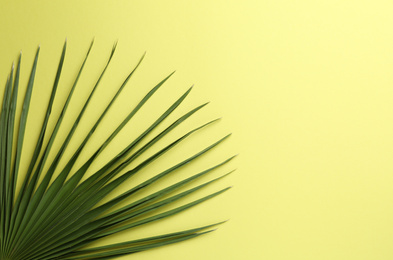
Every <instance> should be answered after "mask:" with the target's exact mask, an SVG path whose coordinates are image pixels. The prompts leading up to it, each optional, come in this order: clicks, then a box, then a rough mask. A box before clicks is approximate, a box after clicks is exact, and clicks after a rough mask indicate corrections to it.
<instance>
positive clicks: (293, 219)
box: [0, 0, 393, 260]
mask: <svg viewBox="0 0 393 260" xmlns="http://www.w3.org/2000/svg"><path fill="white" fill-rule="evenodd" d="M392 13H393V3H392V2H391V1H382V0H377V1H375V0H374V1H342V0H341V1H338V0H337V1H335V0H330V1H311V0H310V1H306V0H301V1H277V0H274V1H256V0H255V1H251V0H243V1H232V0H226V1H218V0H217V1H214V0H213V1H212V0H209V1H208V0H200V1H181V0H173V1H169V0H162V1H153V0H150V1H139V0H138V1H134V0H105V1H104V0H95V1H87V0H78V1H77V0H64V1H57V0H56V1H54V0H50V1H49V0H46V1H44V0H34V1H20V0H12V1H11V0H1V1H0V37H1V41H0V57H1V62H0V82H2V83H1V84H4V83H5V79H6V73H7V72H8V68H9V66H10V63H11V62H12V60H15V59H16V57H17V54H18V53H19V50H20V49H22V50H23V54H24V67H23V71H22V75H23V80H24V81H26V78H27V74H28V69H29V67H30V65H31V62H32V58H33V54H34V51H35V48H36V46H37V45H38V44H41V47H42V53H41V57H40V68H39V71H38V74H37V84H36V89H35V94H34V96H33V102H34V100H35V101H36V102H35V105H34V106H33V107H32V109H33V111H34V115H33V116H32V117H30V118H29V123H30V124H31V127H33V125H34V124H36V125H38V124H39V122H40V121H39V120H40V119H41V118H42V117H40V115H41V114H40V113H39V112H40V111H41V110H42V109H43V107H42V105H43V104H45V103H46V100H47V99H45V98H47V97H48V94H49V93H48V91H47V89H48V88H49V87H50V85H51V84H52V81H53V75H54V72H55V66H56V64H57V62H58V57H59V55H60V50H61V47H62V43H63V41H64V38H65V37H68V43H69V49H68V56H67V59H66V69H65V72H64V75H63V76H64V77H63V78H62V86H63V88H61V89H60V90H59V93H60V94H59V97H58V100H59V101H62V100H63V101H64V98H65V93H66V92H67V90H68V88H69V86H70V85H69V84H70V83H71V82H72V79H73V77H74V75H75V72H76V70H77V68H78V66H79V65H78V64H79V63H80V62H81V60H82V58H83V54H84V52H85V51H86V50H87V47H88V45H89V43H90V40H91V39H92V38H93V37H95V40H96V45H95V47H94V49H93V53H92V60H91V62H90V65H89V66H90V67H89V69H88V71H87V72H86V74H85V77H84V78H82V79H81V86H82V85H85V86H86V87H80V88H79V90H78V91H79V92H78V95H77V98H76V99H75V100H74V101H73V103H72V104H73V108H74V109H75V111H77V110H78V108H80V101H81V100H84V98H86V96H87V93H88V90H89V88H90V86H91V83H92V82H93V81H94V79H95V78H96V77H97V74H98V71H99V69H100V68H102V66H103V63H104V62H105V59H106V58H107V56H108V54H109V51H110V48H111V46H112V44H113V42H114V41H115V40H116V39H119V47H118V52H117V53H116V56H115V59H114V62H113V65H112V67H111V69H110V71H109V72H108V77H106V78H105V79H104V81H103V84H102V88H101V89H100V90H101V92H100V94H99V95H98V96H97V99H95V101H94V103H93V107H92V108H90V110H88V115H87V119H86V120H85V121H84V123H83V125H82V128H81V130H80V131H79V132H80V133H83V130H85V131H86V130H87V129H88V128H87V127H88V126H89V124H91V123H92V122H93V121H94V119H95V118H96V116H97V111H99V108H102V104H103V103H105V102H107V101H108V100H109V96H110V95H111V94H113V93H114V91H115V90H114V87H111V86H117V84H118V83H119V82H121V79H122V78H123V76H124V75H125V74H126V73H127V71H129V69H130V68H131V67H132V66H134V64H135V63H136V61H137V60H138V58H139V57H140V56H141V55H142V54H143V52H144V51H147V56H146V59H145V61H144V63H143V65H142V66H141V68H140V70H139V72H138V74H137V76H136V77H135V79H134V80H133V82H132V83H131V84H130V86H131V85H132V87H130V88H127V90H126V91H125V93H126V94H124V95H123V96H122V99H121V101H120V102H119V105H117V106H116V108H114V110H113V111H112V113H111V116H110V118H108V119H106V121H105V124H106V126H107V127H102V128H101V129H99V130H98V132H97V135H96V136H95V137H94V139H93V141H92V143H91V144H90V146H89V147H88V149H87V151H86V152H85V153H84V155H83V156H84V158H87V157H86V156H87V155H88V154H89V151H93V149H94V148H95V147H97V145H98V141H99V140H102V139H103V138H104V137H105V136H106V135H107V134H108V133H109V131H110V130H111V129H112V128H111V127H110V126H113V124H115V123H117V122H119V121H120V120H121V118H122V116H123V115H125V113H126V111H127V109H129V104H128V102H131V104H133V103H132V102H136V100H137V98H139V97H141V95H143V93H146V91H147V90H148V89H149V88H150V87H151V86H153V84H154V83H156V82H158V81H159V80H160V79H162V78H163V77H164V76H165V75H167V74H169V73H170V72H171V71H172V70H175V69H176V70H177V72H176V74H175V75H174V77H173V78H172V79H171V80H170V81H169V82H168V84H167V86H166V88H165V89H162V90H161V91H160V93H159V94H158V95H157V98H155V99H154V102H151V103H150V104H149V106H148V108H147V110H145V112H144V113H143V115H141V117H139V119H138V120H139V122H140V124H135V126H131V127H128V128H127V129H128V130H127V131H128V132H127V131H125V132H124V133H123V134H122V136H121V137H119V138H118V139H117V141H115V142H114V144H113V145H111V146H110V147H108V151H107V153H105V154H103V155H102V157H101V158H103V160H104V161H105V158H109V157H108V156H109V155H110V154H114V153H115V152H116V151H118V150H119V149H120V148H121V147H123V146H124V140H125V139H126V138H127V136H129V135H132V134H133V131H134V129H141V127H142V125H143V124H144V123H145V124H147V123H146V122H150V121H149V120H153V119H154V115H158V113H159V111H160V110H162V109H163V107H166V105H167V104H169V102H171V101H172V100H174V99H175V98H176V97H177V96H179V95H180V94H181V93H182V92H183V91H185V90H186V89H187V88H188V87H189V86H190V85H191V84H193V83H195V84H196V86H195V89H194V90H193V91H192V94H191V96H190V98H189V99H188V100H187V102H186V103H185V104H184V105H183V106H182V108H181V109H180V112H178V113H177V115H180V114H181V112H182V111H183V112H185V111H186V109H187V108H191V107H193V106H195V105H198V104H200V103H202V102H205V101H208V100H209V101H211V104H210V105H209V107H207V108H206V109H205V110H204V111H203V112H201V113H200V114H199V115H198V116H195V119H193V120H190V122H189V123H186V124H185V125H184V127H183V128H180V130H179V131H178V132H177V134H179V133H182V131H183V132H184V131H185V130H186V129H190V128H191V127H193V126H196V125H198V123H202V122H205V121H206V120H209V119H213V118H215V117H218V116H223V118H224V119H223V120H222V122H220V123H219V124H216V125H215V126H212V127H210V128H209V129H206V130H204V132H203V133H200V134H199V135H195V136H194V137H192V138H190V140H189V141H187V142H186V143H185V144H184V145H183V146H182V147H179V148H176V149H175V151H174V152H173V153H172V154H171V155H168V156H167V157H165V158H166V159H164V160H161V161H160V162H157V164H155V165H153V166H152V167H151V169H152V170H159V169H163V168H162V167H165V166H166V165H170V162H172V161H173V160H176V159H177V158H178V157H181V156H183V155H184V154H191V153H192V151H195V149H197V148H198V147H202V145H203V144H204V143H208V141H213V140H215V139H216V138H218V137H220V136H223V135H224V134H226V133H228V132H229V131H231V132H233V136H232V137H231V139H230V140H229V141H228V142H226V143H225V144H223V145H222V146H221V147H220V148H218V149H216V150H215V151H214V152H213V153H212V154H211V155H209V156H207V157H206V158H205V159H204V160H201V164H193V165H191V166H190V167H189V168H188V169H189V170H190V172H192V171H194V170H196V169H199V168H203V167H204V166H208V165H211V164H213V163H214V162H218V161H219V160H221V159H223V158H225V157H226V156H229V155H232V154H235V153H240V156H239V158H237V159H236V161H234V162H233V163H232V164H231V165H229V166H228V167H227V168H226V169H222V170H220V171H217V172H216V173H214V174H216V175H217V176H218V175H219V174H222V173H224V172H225V171H226V170H229V169H232V168H235V167H236V168H238V170H237V172H236V173H235V174H233V175H232V176H230V177H228V178H227V179H225V180H223V181H222V182H220V183H217V184H215V185H214V187H210V188H208V189H206V190H204V191H203V192H201V193H199V195H203V194H206V193H207V192H209V191H213V190H216V189H219V188H222V187H225V186H227V185H234V188H233V189H232V190H231V191H230V192H228V193H226V194H225V195H223V196H221V197H219V198H216V199H214V200H212V201H209V202H207V203H206V204H204V205H201V206H198V207H197V208H195V209H193V210H191V211H189V212H187V213H184V214H181V215H180V216H178V217H174V218H171V219H168V220H167V221H164V222H162V223H156V224H154V225H151V226H149V227H146V229H145V230H144V229H143V228H139V229H137V230H136V231H135V232H134V233H133V232H130V233H127V234H125V235H122V236H118V237H116V238H113V239H110V240H107V241H106V242H115V241H118V240H122V239H127V238H130V237H131V238H133V237H134V236H143V235H153V234H158V233H161V232H170V231H174V230H179V229H183V228H190V227H194V226H198V225H203V224H208V223H211V222H214V221H219V220H223V219H227V218H230V221H229V222H228V223H227V224H225V225H223V226H222V227H221V228H220V229H219V230H218V231H217V232H214V233H212V234H209V235H207V236H205V237H202V238H198V239H195V240H192V241H188V242H184V243H181V244H177V245H172V246H168V247H165V248H160V249H156V250H153V251H150V252H144V253H139V254H137V255H134V256H128V257H124V258H122V259H139V260H144V259H171V260H175V259H187V260H192V259H198V260H199V259H236V260H238V259H266V260H297V259H299V260H315V259H318V260H323V259H329V260H330V259H334V260H348V259H354V260H355V259H356V260H363V259H368V260H374V259H378V260H388V259H392V258H393V250H392V246H391V245H392V243H393V225H392V220H393V188H392V187H393V175H392V173H393V161H392V159H391V158H392V154H393V76H392V75H393V30H392V26H393V15H392ZM104 86H107V87H104ZM40 96H41V98H42V100H43V101H42V102H41V103H40V102H38V101H37V100H39V98H40ZM40 105H41V106H40ZM149 109H150V110H149ZM55 111H59V107H57V108H56V109H55ZM150 111H155V112H154V113H155V114H154V113H153V112H151V113H150ZM71 118H72V117H71V116H70V117H69V118H68V119H67V120H68V121H67V120H66V122H68V123H69V122H71V121H70V119H71ZM171 118H172V119H174V117H171ZM168 122H169V121H168ZM133 127H134V128H133ZM129 133H132V134H129ZM29 134H30V135H31V136H32V137H34V136H35V135H34V134H36V132H34V130H31V132H30V133H29ZM79 136H81V135H78V137H79ZM82 136H83V135H82ZM175 136H176V135H172V136H171V137H172V138H174V137H175ZM78 137H77V138H76V139H78ZM80 138H82V137H80ZM165 140H166V142H169V140H171V139H170V138H167V139H165ZM77 141H78V140H76V141H75V142H73V143H72V145H74V146H73V147H76V146H75V145H76V144H77ZM205 141H206V142H205ZM164 143H165V142H164ZM89 149H90V150H89ZM71 152H72V151H69V152H68V153H67V154H66V156H67V155H70V154H71ZM24 156H25V155H24ZM26 158H27V155H26ZM97 165H98V164H97ZM138 178H142V177H137V180H138ZM174 180H176V177H173V178H169V179H168V180H166V183H169V182H170V181H174ZM205 180H207V178H206V179H205ZM130 183H132V182H130Z"/></svg>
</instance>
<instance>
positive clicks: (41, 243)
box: [0, 42, 233, 260]
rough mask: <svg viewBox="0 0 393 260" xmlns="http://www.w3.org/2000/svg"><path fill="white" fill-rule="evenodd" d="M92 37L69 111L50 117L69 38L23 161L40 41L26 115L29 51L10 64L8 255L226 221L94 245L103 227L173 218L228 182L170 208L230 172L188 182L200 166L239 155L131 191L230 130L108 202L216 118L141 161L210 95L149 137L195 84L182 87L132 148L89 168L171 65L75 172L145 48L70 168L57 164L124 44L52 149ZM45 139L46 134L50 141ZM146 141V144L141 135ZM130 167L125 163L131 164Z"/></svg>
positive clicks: (1, 201) (3, 251)
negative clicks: (23, 72)
mask: <svg viewBox="0 0 393 260" xmlns="http://www.w3.org/2000/svg"><path fill="white" fill-rule="evenodd" d="M92 47H93V42H92V43H91V45H90V47H89V49H88V51H87V53H86V56H85V58H84V60H83V63H82V65H81V66H80V69H79V72H78V74H77V76H76V78H75V80H74V83H73V85H72V87H71V89H70V91H69V93H68V96H67V99H66V101H65V103H64V105H63V108H62V110H61V113H60V114H59V116H57V117H56V118H54V119H52V118H53V115H52V113H51V112H52V107H53V105H54V101H55V97H56V92H57V89H58V86H59V82H60V78H61V73H62V69H63V66H64V60H65V56H66V49H67V42H65V44H64V47H63V50H62V53H61V57H60V62H59V65H58V68H57V73H56V76H55V80H54V83H53V87H52V90H51V95H50V99H49V102H48V105H47V109H46V112H45V117H44V120H43V122H42V126H41V130H40V133H39V137H38V139H37V142H36V143H35V145H34V147H35V149H34V152H33V154H32V156H31V158H30V160H29V161H27V162H21V155H22V151H23V145H24V141H25V133H26V130H27V129H28V126H27V118H28V114H29V107H30V101H31V96H32V92H33V85H34V79H35V74H36V70H37V66H38V56H39V52H40V48H38V50H37V53H36V56H35V59H34V63H33V66H32V69H31V73H30V78H29V80H28V84H27V89H26V93H25V97H24V100H23V104H22V111H21V113H20V114H19V115H17V113H16V108H17V97H18V89H19V80H20V68H21V60H22V57H21V56H22V55H20V56H19V59H18V63H17V66H16V70H15V68H14V65H12V68H11V72H10V74H9V76H8V78H7V82H6V84H5V88H4V96H3V102H2V106H1V114H0V160H1V167H0V189H1V191H0V208H1V213H0V217H1V219H0V259H15V260H24V259H26V260H29V259H111V258H115V257H119V256H123V255H127V254H133V253H137V252H141V251H145V250H148V249H152V248H156V247H160V246H164V245H168V244H173V243H177V242H181V241H184V240H188V239H191V238H194V237H198V236H200V235H203V234H206V233H209V232H211V231H213V229H212V228H214V226H216V225H218V224H221V223H222V222H220V223H213V224H211V225H207V226H202V227H197V228H193V229H188V230H183V231H177V232H173V233H168V234H160V235H156V236H153V237H147V238H141V239H137V240H131V241H126V242H122V243H116V244H111V245H106V246H100V247H91V244H92V243H93V242H96V241H99V240H100V239H102V238H104V237H108V236H112V235H115V234H117V233H119V232H122V231H125V230H129V229H132V228H135V227H138V226H141V225H145V224H148V223H152V222H155V221H159V220H161V219H165V218H168V217H170V216H173V215H176V214H178V213H180V212H183V211H185V210H187V209H189V208H191V207H194V206H196V205H198V204H200V203H203V202H204V201H206V200H208V199H210V198H213V197H215V196H217V195H219V194H221V193H223V192H225V191H226V190H228V189H229V187H228V188H225V189H222V190H219V191H216V192H214V193H212V194H209V195H207V196H204V197H200V198H199V199H196V200H193V201H191V202H188V203H186V204H183V205H181V206H177V207H175V208H172V209H169V210H167V209H165V208H166V207H167V206H168V205H172V204H173V203H174V202H177V201H179V200H180V201H181V200H182V199H183V198H185V197H187V196H189V195H190V194H193V193H195V192H197V191H199V190H200V189H202V188H204V187H205V186H207V185H210V184H212V183H214V182H216V181H218V180H220V179H221V178H223V177H225V176H226V175H228V174H229V173H227V174H225V175H222V176H221V177H218V178H215V179H212V180H210V181H207V182H205V183H203V184H200V185H199V186H195V187H193V188H188V189H186V190H184V188H185V187H186V185H188V184H189V183H191V182H193V181H194V180H196V179H198V178H200V177H202V176H206V175H208V174H209V173H211V172H212V171H213V170H215V169H217V168H219V167H221V166H222V165H225V164H226V163H228V162H229V161H231V160H232V158H233V157H231V158H229V159H227V160H225V161H223V162H220V163H218V164H216V165H212V166H211V167H210V168H208V169H206V170H203V171H201V172H199V173H196V174H194V175H192V176H190V177H188V178H186V179H184V180H182V181H178V182H176V183H175V184H172V185H170V186H168V187H165V188H162V189H160V190H158V191H155V192H150V194H149V195H146V196H145V197H142V198H140V197H135V198H138V199H136V200H135V199H134V200H132V198H133V196H135V195H137V194H138V192H140V191H148V192H149V187H150V186H151V185H152V184H154V183H157V182H159V181H160V180H162V179H163V178H164V177H166V176H168V175H170V174H171V173H173V172H175V171H177V170H179V169H181V168H182V167H184V166H185V165H187V164H189V163H190V162H193V161H194V160H196V159H198V158H200V157H201V156H203V155H204V154H205V153H207V152H209V151H210V150H212V149H213V148H215V147H216V146H218V145H219V144H221V143H222V142H223V141H224V140H226V139H227V138H228V136H229V135H227V136H225V137H223V138H221V139H220V140H217V141H216V142H215V143H212V144H211V145H209V146H207V147H206V148H204V149H202V150H200V151H196V152H195V154H194V155H192V156H190V157H189V158H187V159H185V160H183V161H181V162H177V163H175V164H174V165H173V166H171V167H169V168H168V169H166V170H163V171H162V172H161V173H159V174H156V175H155V176H153V177H151V178H149V179H147V180H146V181H144V182H142V183H140V184H137V185H135V186H134V187H130V188H129V189H128V190H127V191H125V192H124V193H122V194H120V195H118V196H117V197H114V198H112V199H109V200H108V199H107V200H105V202H104V199H105V198H107V197H108V196H109V195H110V194H111V193H112V192H113V191H114V190H116V189H117V188H118V187H119V186H120V185H121V184H122V183H124V182H125V181H126V180H127V179H129V178H130V177H132V176H134V175H135V174H138V173H140V172H142V171H143V170H144V168H145V167H146V166H148V165H149V164H150V163H152V162H153V161H155V160H157V159H158V158H160V157H161V156H162V155H163V154H165V153H167V152H169V151H170V150H171V149H172V148H173V147H174V146H176V145H178V144H179V143H181V142H183V140H185V139H186V138H187V137H189V136H190V135H192V134H194V133H196V132H198V131H199V130H200V129H202V128H204V127H206V126H208V125H210V124H212V123H214V122H216V121H217V120H213V121H211V122H207V123H205V124H204V125H201V126H199V127H197V128H195V129H193V130H191V131H189V132H188V133H186V134H184V135H183V136H180V137H178V138H177V139H176V140H174V141H172V142H171V143H170V144H168V145H166V146H165V147H164V148H162V149H161V150H159V151H157V152H155V153H154V154H152V155H150V156H148V157H147V158H146V159H144V160H143V161H141V162H140V161H138V160H137V159H138V158H139V157H140V156H141V155H143V154H146V152H147V151H151V150H152V149H151V147H153V146H154V144H156V143H157V142H159V141H160V140H161V139H162V138H163V137H165V136H166V135H167V134H169V133H171V132H172V131H173V129H175V128H176V127H177V126H178V125H180V124H182V123H183V122H184V121H186V120H187V119H188V118H189V117H191V116H193V115H194V114H195V113H196V112H197V111H199V110H200V109H202V108H203V107H204V106H205V105H206V104H202V105H200V106H197V107H195V108H194V109H191V110H190V111H188V112H186V113H184V114H183V115H182V116H180V117H178V118H177V119H176V120H174V121H173V122H172V123H170V124H169V125H168V126H167V127H166V128H165V129H164V130H161V131H159V132H158V134H155V136H153V137H152V138H151V137H150V139H149V136H151V135H153V133H155V132H156V131H154V130H156V129H157V128H158V126H159V125H161V124H163V122H164V121H167V120H168V117H169V115H171V114H172V113H173V111H175V110H176V109H177V108H178V107H179V105H180V104H181V103H182V102H183V101H184V100H185V99H186V97H187V96H188V95H189V93H190V91H191V89H192V87H191V88H190V89H188V90H187V91H186V92H185V93H184V94H183V95H181V96H179V97H178V98H177V100H176V101H175V102H173V104H172V105H171V106H170V107H169V108H167V109H165V110H164V112H163V113H162V115H161V116H159V117H158V118H157V119H156V120H155V121H154V122H153V123H152V124H151V125H150V126H149V127H147V129H146V130H144V131H143V132H142V133H141V134H140V135H139V136H137V137H136V138H135V139H134V140H131V141H130V142H129V144H128V145H127V146H126V148H124V149H123V150H122V151H121V152H120V153H118V154H117V155H116V156H114V157H113V158H112V159H111V160H109V162H108V163H106V164H105V165H104V166H102V167H101V168H100V169H99V170H97V171H96V172H94V173H93V174H92V175H90V176H89V177H87V178H84V177H85V175H86V172H87V171H88V170H89V168H90V166H91V165H92V163H93V162H94V161H96V160H97V157H98V155H99V154H100V153H101V152H102V151H103V150H104V149H105V148H106V147H107V146H108V144H109V143H110V142H111V141H112V140H113V139H114V138H115V137H116V136H117V134H118V133H119V132H120V131H121V130H122V129H123V128H124V127H125V126H126V125H127V124H128V122H129V121H130V120H131V119H132V118H133V117H134V115H135V114H137V113H138V112H139V111H140V110H141V109H143V108H144V105H145V103H146V102H148V101H149V99H150V98H151V97H152V96H153V95H154V94H155V93H156V91H157V90H158V89H159V88H160V87H161V86H162V85H163V84H164V83H165V82H166V81H167V80H168V79H169V78H170V77H171V76H172V74H173V73H171V74H170V75H168V76H167V77H166V78H165V79H163V80H162V81H161V82H159V83H158V84H157V85H156V86H155V87H153V88H152V89H151V90H150V91H149V92H148V93H147V94H146V95H145V96H144V97H143V98H142V99H141V100H140V101H139V103H137V104H136V106H135V107H134V108H133V109H131V111H130V112H129V114H128V115H127V116H126V117H125V118H124V120H123V121H122V122H121V123H120V124H119V125H118V126H117V127H116V129H115V130H114V131H113V132H112V133H111V134H110V135H109V137H108V138H107V139H106V140H105V141H104V142H103V143H102V144H101V145H100V146H99V147H98V149H96V151H95V152H94V153H93V154H92V155H91V156H90V157H89V158H88V159H87V160H86V161H85V162H84V163H83V165H82V166H81V167H80V168H79V169H76V170H75V171H74V173H73V174H70V172H71V171H72V170H73V168H74V166H75V163H76V161H77V159H78V158H79V156H80V154H81V152H82V151H83V149H84V147H85V145H86V144H87V143H88V141H89V140H90V138H91V136H92V135H93V134H94V132H95V130H96V129H97V127H98V126H99V125H100V123H101V122H102V120H103V118H104V117H105V116H106V115H107V112H108V111H109V110H110V108H111V107H112V105H113V104H114V103H115V101H116V99H117V98H118V97H119V96H120V94H121V92H122V91H123V89H124V88H125V86H126V85H127V83H128V81H129V80H130V78H131V77H132V76H133V75H134V73H135V71H136V70H137V68H138V67H139V65H140V64H141V62H142V60H143V58H144V55H143V56H142V57H141V59H140V60H139V62H138V63H137V65H136V66H135V68H134V69H133V70H132V71H131V72H130V73H129V74H128V75H127V77H126V78H125V79H124V81H123V83H122V84H121V86H120V87H119V88H118V90H117V92H116V94H115V95H114V96H113V98H112V99H111V101H110V102H109V104H108V105H107V106H106V107H105V109H104V111H103V112H102V113H101V115H100V116H99V118H98V119H97V120H96V121H95V123H94V124H93V126H92V127H91V128H90V130H89V131H88V133H87V134H86V136H85V137H84V138H83V141H82V142H81V143H80V144H79V146H78V148H77V150H76V151H75V152H74V153H73V154H72V156H71V158H70V159H68V161H67V163H66V165H65V166H64V167H63V168H62V169H59V163H60V160H61V158H62V156H63V154H64V153H65V151H66V149H67V147H68V144H69V143H70V141H71V139H72V137H73V135H74V133H75V131H76V129H77V128H78V126H79V123H80V122H81V120H82V118H83V116H84V114H85V111H86V108H87V107H88V106H89V103H90V101H91V100H92V99H93V98H94V94H95V93H96V90H97V86H98V85H99V83H100V81H101V79H102V78H103V76H104V74H105V72H106V70H107V68H108V67H109V65H110V62H111V60H112V58H113V56H114V53H115V50H116V44H115V45H114V46H113V49H112V51H111V53H110V55H109V58H108V61H107V63H106V65H105V67H104V69H103V70H102V72H101V73H100V76H99V78H98V79H97V81H96V83H95V85H94V87H93V88H92V90H91V92H90V95H89V96H88V98H87V100H86V101H85V103H84V104H83V107H82V109H81V110H80V112H79V113H78V115H77V117H76V119H75V120H74V122H73V124H72V127H71V129H70V130H69V131H68V132H67V134H66V135H65V137H64V141H63V142H62V144H61V146H60V148H59V149H58V151H55V152H53V151H52V150H53V149H52V147H53V143H54V142H55V140H56V137H57V134H58V132H59V129H60V128H61V125H62V122H63V119H64V116H65V114H66V113H67V109H68V107H69V104H70V101H71V99H72V97H73V94H74V91H75V89H76V86H77V83H78V80H79V78H80V76H81V74H82V72H83V69H84V68H85V65H86V61H87V60H88V57H89V55H90V53H91V50H92ZM14 74H15V75H14ZM50 119H51V120H54V122H55V126H54V128H53V130H50V129H49V128H48V122H49V120H50ZM44 140H48V141H46V142H44ZM144 141H145V144H144V145H142V142H144ZM51 152H52V153H54V154H55V156H54V157H53V159H51V160H50V161H49V160H48V158H49V155H50V154H51ZM133 162H134V163H133ZM21 163H24V164H28V165H29V166H28V168H27V170H26V172H23V173H20V164H21ZM131 163H133V164H132V165H133V168H131V169H128V170H126V168H127V167H128V166H129V165H130V164H131ZM45 165H48V166H49V167H47V168H48V169H47V170H44V169H46V168H45ZM56 170H57V171H59V174H57V175H55V171H56ZM124 170H126V171H125V172H124ZM19 175H21V176H23V178H22V179H18V176H19ZM18 181H19V182H20V183H21V188H20V189H19V191H18V192H17V189H16V186H17V185H16V184H17V182H18ZM182 189H183V190H182ZM128 200H130V201H132V202H128V204H126V205H125V206H122V207H120V208H119V206H120V205H121V203H123V204H124V203H127V201H128Z"/></svg>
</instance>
